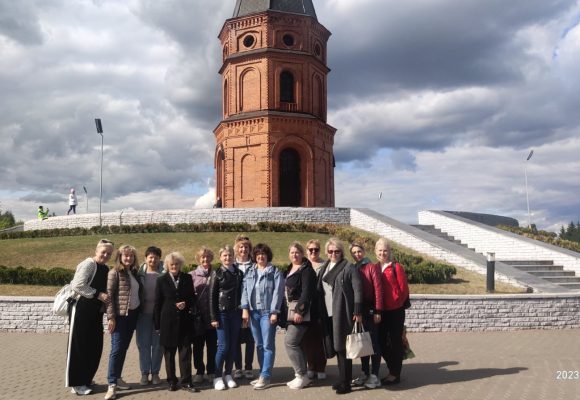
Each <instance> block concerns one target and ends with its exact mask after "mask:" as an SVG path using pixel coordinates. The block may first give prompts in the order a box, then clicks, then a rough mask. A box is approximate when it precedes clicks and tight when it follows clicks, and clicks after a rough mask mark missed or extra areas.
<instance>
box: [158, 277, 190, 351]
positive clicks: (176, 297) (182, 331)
mask: <svg viewBox="0 0 580 400" xmlns="http://www.w3.org/2000/svg"><path fill="white" fill-rule="evenodd" d="M178 279H179V282H178V284H177V288H176V287H175V284H174V283H173V278H172V277H171V274H170V273H169V272H167V273H165V274H163V275H161V276H160V277H159V278H157V287H156V288H155V307H154V309H153V323H154V325H155V329H156V330H159V331H160V338H159V343H160V344H161V345H162V346H166V347H177V346H179V345H180V344H183V343H188V342H189V341H190V340H191V339H192V338H193V318H192V308H193V305H194V304H195V292H194V290H193V281H192V280H191V275H189V274H186V273H183V272H180V273H179V275H178ZM182 301H185V304H186V305H185V308H184V309H183V310H179V309H178V308H177V307H176V306H175V304H176V303H179V302H182Z"/></svg>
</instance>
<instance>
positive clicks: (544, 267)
mask: <svg viewBox="0 0 580 400" xmlns="http://www.w3.org/2000/svg"><path fill="white" fill-rule="evenodd" d="M513 267H514V268H516V269H519V270H520V271H525V272H532V271H563V270H564V267H563V266H561V265H514V266H513Z"/></svg>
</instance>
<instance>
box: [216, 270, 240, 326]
mask: <svg viewBox="0 0 580 400" xmlns="http://www.w3.org/2000/svg"><path fill="white" fill-rule="evenodd" d="M243 278H244V273H243V272H242V271H240V270H239V269H238V267H237V266H235V267H234V272H230V270H228V269H227V268H226V267H224V266H223V265H222V266H221V267H219V268H218V269H217V270H216V271H214V272H213V273H212V278H211V279H210V284H209V313H210V317H211V320H212V321H218V314H219V313H220V312H224V311H232V310H236V309H238V308H240V304H241V302H242V280H243Z"/></svg>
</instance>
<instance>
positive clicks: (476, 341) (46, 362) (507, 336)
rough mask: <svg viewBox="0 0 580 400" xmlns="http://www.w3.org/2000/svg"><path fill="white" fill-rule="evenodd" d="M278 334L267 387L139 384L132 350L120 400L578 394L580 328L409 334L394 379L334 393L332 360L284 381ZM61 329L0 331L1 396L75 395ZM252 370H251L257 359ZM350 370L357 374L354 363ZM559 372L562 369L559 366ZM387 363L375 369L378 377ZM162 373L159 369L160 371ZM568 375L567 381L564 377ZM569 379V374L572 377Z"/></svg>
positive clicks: (493, 399) (534, 399) (430, 399)
mask: <svg viewBox="0 0 580 400" xmlns="http://www.w3.org/2000/svg"><path fill="white" fill-rule="evenodd" d="M283 339H284V334H283V333H280V334H278V335H277V339H276V340H277V341H276V345H277V354H276V366H275V368H274V373H273V375H274V377H273V379H272V381H273V386H272V387H271V388H269V389H267V390H264V391H260V392H257V391H254V390H252V389H251V386H250V385H249V383H248V382H247V381H245V380H240V381H239V383H241V387H240V388H237V389H231V390H226V391H224V392H217V391H215V390H213V389H211V387H210V386H209V385H205V386H203V387H202V391H201V392H200V393H196V394H192V393H187V392H185V391H179V392H169V391H167V390H166V385H165V384H163V385H161V386H158V387H153V386H147V387H140V386H138V385H137V382H138V380H139V378H140V376H139V375H140V374H139V367H138V354H137V348H136V345H135V343H134V340H133V343H132V344H131V348H130V350H129V353H128V355H127V360H126V363H125V372H124V374H123V377H124V379H125V380H126V381H127V382H129V383H133V384H134V389H132V390H130V391H126V392H120V393H119V396H118V398H121V399H135V400H146V399H155V400H158V399H174V400H178V399H195V398H199V399H201V398H204V399H224V400H225V399H232V398H236V399H237V400H241V399H288V398H297V397H300V398H301V400H309V399H316V400H323V399H327V398H343V399H365V400H366V399H405V400H411V399H421V400H453V399H457V400H467V399H470V400H471V399H473V400H480V399H482V400H483V399H489V400H498V399H505V400H512V399H513V400H515V399H517V400H521V399H530V400H542V399H555V400H559V399H561V400H571V399H579V398H580V376H578V374H579V373H580V330H526V331H511V332H484V333H410V334H409V340H410V343H411V347H412V348H413V350H414V352H415V354H416V358H414V359H412V360H407V361H406V362H405V365H404V369H403V380H402V382H401V384H400V385H398V386H396V387H392V388H391V387H390V388H380V389H375V390H364V389H355V390H354V391H353V393H351V394H348V395H345V396H336V395H335V394H334V391H332V390H331V388H330V384H331V383H332V382H333V381H334V380H335V379H336V377H337V375H338V371H337V368H336V362H335V360H331V362H330V363H329V367H328V370H327V372H328V375H329V377H328V380H327V381H324V382H319V383H316V384H314V385H313V386H312V387H309V388H306V389H303V390H300V391H293V390H290V389H288V388H287V387H286V385H285V382H286V381H288V380H291V379H292V377H293V372H292V370H291V368H290V364H289V362H288V358H287V357H286V352H285V350H284V345H283ZM66 341H67V336H66V335H64V334H32V333H31V334H26V333H0V371H1V373H0V375H1V377H2V379H0V399H2V400H4V399H6V400H8V399H10V400H35V399H63V398H71V399H72V398H77V397H76V396H75V395H73V394H71V393H70V392H69V389H66V388H64V387H63V382H64V367H65V357H66V354H65V348H66ZM109 349H110V337H109V336H108V335H106V336H105V350H104V351H103V357H102V359H101V365H100V368H99V371H98V373H97V376H96V377H95V380H96V386H95V389H96V393H95V394H92V395H90V396H88V397H87V399H102V398H103V396H104V393H105V391H106V368H107V362H108V352H109ZM255 364H256V365H255V366H254V368H257V361H256V363H255ZM354 364H355V367H354V371H353V372H354V374H355V376H356V374H358V373H359V372H360V367H359V365H360V363H359V362H358V361H355V363H354ZM562 371H565V372H562ZM384 374H385V367H384V366H382V367H381V376H384ZM164 375H165V374H164V373H162V377H163V376H164ZM562 378H568V379H562ZM570 378H571V379H570Z"/></svg>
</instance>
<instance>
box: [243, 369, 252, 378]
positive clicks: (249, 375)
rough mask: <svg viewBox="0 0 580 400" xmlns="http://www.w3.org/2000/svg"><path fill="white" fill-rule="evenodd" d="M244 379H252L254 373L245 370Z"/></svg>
mask: <svg viewBox="0 0 580 400" xmlns="http://www.w3.org/2000/svg"><path fill="white" fill-rule="evenodd" d="M244 378H246V379H254V373H253V372H252V370H251V369H247V370H245V371H244Z"/></svg>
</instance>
